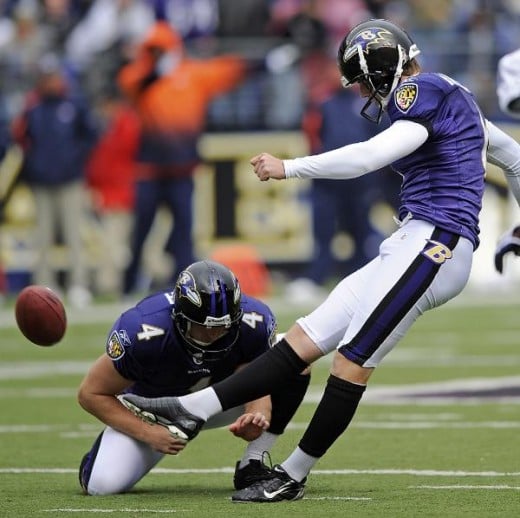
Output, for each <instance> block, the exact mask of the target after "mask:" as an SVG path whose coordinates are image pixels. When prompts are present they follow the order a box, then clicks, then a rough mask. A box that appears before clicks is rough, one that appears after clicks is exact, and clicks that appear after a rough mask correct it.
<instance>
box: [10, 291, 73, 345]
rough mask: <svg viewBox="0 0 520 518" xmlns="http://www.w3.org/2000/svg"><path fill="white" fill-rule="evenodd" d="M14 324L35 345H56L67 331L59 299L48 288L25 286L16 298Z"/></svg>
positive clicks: (63, 311)
mask: <svg viewBox="0 0 520 518" xmlns="http://www.w3.org/2000/svg"><path fill="white" fill-rule="evenodd" d="M15 316H16V323H17V324H18V327H19V329H20V331H21V332H22V334H23V335H24V336H25V338H27V339H28V340H30V341H31V342H32V343H34V344H36V345H44V346H48V345H54V344H56V343H58V342H59V341H60V340H61V339H62V338H63V336H64V335H65V331H66V329H67V314H66V312H65V307H64V306H63V303H62V302H61V300H60V298H59V297H58V295H56V293H54V292H53V291H52V290H51V289H50V288H47V287H45V286H39V285H32V286H27V287H26V288H24V289H23V290H22V291H21V292H20V293H19V294H18V297H17V298H16V304H15Z"/></svg>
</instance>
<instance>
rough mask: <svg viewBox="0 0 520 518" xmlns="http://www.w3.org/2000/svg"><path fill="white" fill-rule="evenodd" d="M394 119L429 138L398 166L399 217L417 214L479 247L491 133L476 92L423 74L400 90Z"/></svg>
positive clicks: (391, 110)
mask: <svg viewBox="0 0 520 518" xmlns="http://www.w3.org/2000/svg"><path fill="white" fill-rule="evenodd" d="M448 99H449V102H448ZM388 115H389V117H390V120H391V122H392V123H393V122H395V121H398V120H402V119H407V120H413V121H415V122H418V123H420V124H423V125H424V126H425V127H426V129H427V130H428V133H429V136H428V139H427V141H426V142H425V143H424V144H423V145H422V146H421V147H420V148H419V149H418V150H417V151H416V152H414V153H412V154H410V155H408V156H406V157H404V158H402V159H400V160H398V161H396V162H394V163H393V164H392V166H393V168H394V169H395V170H396V171H397V172H398V173H400V174H401V175H402V176H403V184H402V188H401V200H402V204H401V207H400V209H399V217H400V218H401V219H403V218H404V217H406V215H407V214H408V213H411V214H412V215H414V216H416V217H417V218H419V219H422V220H425V221H429V222H431V223H433V224H434V225H435V226H437V227H439V228H442V229H444V230H448V231H450V232H453V233H455V234H458V235H461V236H464V237H466V238H468V239H469V240H470V241H471V242H472V243H473V246H474V247H475V248H477V246H478V244H479V239H478V234H479V227H478V216H479V212H480V209H481V199H482V194H483V192H484V175H485V164H484V157H485V148H486V146H487V132H486V130H485V127H484V119H483V117H482V114H481V112H480V110H479V108H478V106H477V104H476V102H475V99H474V97H473V95H472V94H471V92H469V90H467V89H466V88H465V87H463V86H462V85H460V84H459V83H457V82H456V81H454V80H453V79H451V78H449V77H447V76H444V75H442V74H433V73H421V74H419V75H417V76H413V77H410V78H408V79H406V80H405V81H403V82H402V83H401V84H400V85H399V87H398V88H396V89H395V91H394V93H393V95H392V99H391V100H390V102H389V104H388Z"/></svg>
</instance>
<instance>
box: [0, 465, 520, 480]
mask: <svg viewBox="0 0 520 518" xmlns="http://www.w3.org/2000/svg"><path fill="white" fill-rule="evenodd" d="M77 471H78V470H77V468H73V469H70V468H0V474H11V475H12V474H17V475H18V474H21V475H24V474H32V473H44V474H49V475H62V474H70V473H77ZM234 472H235V468H234V466H229V467H223V468H207V469H206V468H200V469H190V468H186V469H174V468H154V469H152V471H150V473H149V474H152V475H183V474H203V475H214V474H217V475H218V474H220V473H234ZM312 474H313V475H389V476H391V475H411V476H417V477H456V478H464V477H520V471H513V472H507V471H463V470H457V471H450V470H435V469H392V468H389V469H317V470H313V472H312Z"/></svg>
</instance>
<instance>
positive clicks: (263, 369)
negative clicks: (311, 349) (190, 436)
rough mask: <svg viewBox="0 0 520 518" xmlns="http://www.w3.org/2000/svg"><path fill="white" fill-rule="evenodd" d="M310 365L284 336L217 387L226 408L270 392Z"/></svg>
mask: <svg viewBox="0 0 520 518" xmlns="http://www.w3.org/2000/svg"><path fill="white" fill-rule="evenodd" d="M306 367H307V364H306V363H305V362H304V361H303V360H302V359H301V358H300V357H299V356H298V355H297V354H296V353H295V352H294V350H293V349H292V347H291V346H290V345H289V344H288V343H287V342H286V340H285V339H282V340H280V341H279V342H278V343H277V344H276V345H275V346H274V347H273V348H272V349H269V350H268V351H266V352H265V353H263V354H262V355H260V356H259V357H258V358H256V359H255V360H253V361H252V362H251V363H250V364H249V365H246V366H245V367H244V368H243V369H240V370H239V371H238V372H236V373H235V374H232V375H231V376H229V377H228V378H226V379H225V380H222V381H219V382H218V383H215V385H213V389H214V390H215V393H216V394H217V397H218V399H219V401H220V404H221V405H222V408H223V410H228V409H229V408H233V407H235V406H238V405H242V404H244V403H247V402H249V401H253V400H254V399H258V398H260V397H262V396H266V395H267V394H270V393H271V392H273V391H275V390H277V389H278V387H280V386H281V385H283V384H284V383H285V382H286V380H287V379H288V378H290V377H291V376H293V375H294V374H299V373H300V372H302V371H303V370H304V369H305V368H306Z"/></svg>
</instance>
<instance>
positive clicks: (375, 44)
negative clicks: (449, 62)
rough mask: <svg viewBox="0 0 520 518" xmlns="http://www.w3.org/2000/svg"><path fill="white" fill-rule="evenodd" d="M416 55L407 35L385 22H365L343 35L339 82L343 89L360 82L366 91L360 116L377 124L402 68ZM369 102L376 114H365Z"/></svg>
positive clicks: (339, 61) (401, 72)
mask: <svg viewBox="0 0 520 518" xmlns="http://www.w3.org/2000/svg"><path fill="white" fill-rule="evenodd" d="M420 52H421V51H420V50H419V48H418V47H417V45H416V44H415V43H414V42H413V41H412V40H411V38H410V36H408V34H407V33H406V32H405V31H404V30H403V29H401V28H399V27H397V25H394V24H393V23H391V22H389V21H388V20H377V19H376V20H368V21H366V22H363V23H360V24H359V25H356V27H354V28H353V29H352V30H351V31H350V32H349V33H348V34H347V36H345V38H344V39H343V41H342V43H341V45H340V47H339V49H338V66H339V69H340V72H341V82H342V84H343V86H344V87H345V88H348V87H349V86H352V85H353V84H354V83H363V85H364V86H365V87H366V88H368V90H369V91H370V96H369V98H368V101H367V102H366V104H365V105H364V106H363V109H362V110H361V115H363V117H365V118H366V119H368V120H370V121H372V122H376V123H379V121H380V120H381V115H382V113H383V111H384V110H385V108H386V106H387V104H388V100H389V99H390V95H391V93H392V92H393V91H394V89H395V87H396V86H397V85H398V83H399V79H400V78H401V75H402V74H403V67H404V66H405V65H406V63H408V62H409V61H411V60H412V59H413V58H414V57H415V56H417V55H419V54H420ZM373 103H376V104H377V111H376V113H375V114H369V113H368V110H369V108H370V107H371V105H372V104H373Z"/></svg>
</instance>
